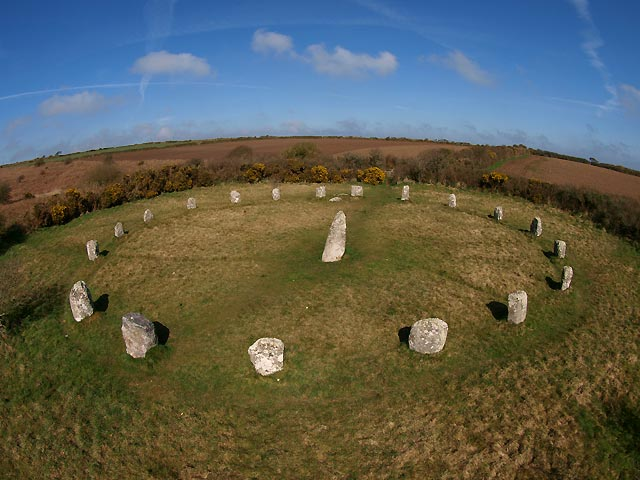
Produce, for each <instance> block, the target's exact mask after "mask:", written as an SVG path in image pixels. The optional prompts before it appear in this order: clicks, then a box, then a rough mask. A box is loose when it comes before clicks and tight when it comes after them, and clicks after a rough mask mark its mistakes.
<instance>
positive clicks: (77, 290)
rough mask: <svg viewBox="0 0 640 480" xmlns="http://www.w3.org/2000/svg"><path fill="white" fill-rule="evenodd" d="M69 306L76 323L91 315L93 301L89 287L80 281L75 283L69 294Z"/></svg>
mask: <svg viewBox="0 0 640 480" xmlns="http://www.w3.org/2000/svg"><path fill="white" fill-rule="evenodd" d="M69 305H70V306H71V313H72V314H73V318H74V319H75V321H76V322H80V321H81V320H84V319H85V318H87V317H90V316H91V315H93V301H92V300H91V292H90V291H89V287H87V284H86V283H84V282H83V281H82V280H80V281H79V282H76V283H75V284H74V285H73V288H72V289H71V292H70V293H69Z"/></svg>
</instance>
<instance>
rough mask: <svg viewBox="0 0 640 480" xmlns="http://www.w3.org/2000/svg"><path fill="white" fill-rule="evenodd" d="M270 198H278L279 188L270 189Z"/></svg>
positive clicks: (276, 199)
mask: <svg viewBox="0 0 640 480" xmlns="http://www.w3.org/2000/svg"><path fill="white" fill-rule="evenodd" d="M271 198H273V199H274V200H275V201H276V202H277V201H278V200H280V189H279V188H274V189H273V190H271Z"/></svg>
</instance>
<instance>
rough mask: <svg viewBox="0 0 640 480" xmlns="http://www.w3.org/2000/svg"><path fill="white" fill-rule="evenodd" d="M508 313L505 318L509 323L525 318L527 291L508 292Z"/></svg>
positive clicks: (522, 320) (521, 320)
mask: <svg viewBox="0 0 640 480" xmlns="http://www.w3.org/2000/svg"><path fill="white" fill-rule="evenodd" d="M508 309H509V314H508V316H507V320H508V321H509V322H511V323H516V324H517V323H522V322H524V320H525V318H527V292H525V291H524V290H518V291H517V292H513V293H510V294H509V305H508Z"/></svg>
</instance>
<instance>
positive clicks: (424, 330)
mask: <svg viewBox="0 0 640 480" xmlns="http://www.w3.org/2000/svg"><path fill="white" fill-rule="evenodd" d="M448 331H449V326H448V325H447V322H444V321H442V320H440V319H439V318H425V319H423V320H418V321H417V322H416V323H414V324H413V326H412V327H411V332H410V333H409V348H410V349H411V350H414V351H416V352H418V353H438V352H439V351H440V350H442V349H443V348H444V343H445V342H446V341H447V332H448Z"/></svg>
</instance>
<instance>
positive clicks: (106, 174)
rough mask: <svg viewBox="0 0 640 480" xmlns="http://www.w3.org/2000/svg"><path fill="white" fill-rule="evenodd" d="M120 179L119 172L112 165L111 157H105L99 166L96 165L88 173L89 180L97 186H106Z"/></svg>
mask: <svg viewBox="0 0 640 480" xmlns="http://www.w3.org/2000/svg"><path fill="white" fill-rule="evenodd" d="M119 177H120V170H118V167H117V166H116V165H115V164H114V163H113V157H112V156H111V155H107V156H105V158H104V159H103V160H102V162H101V163H100V164H99V165H96V166H95V167H94V168H93V170H91V172H90V173H89V180H90V181H92V182H95V183H96V184H98V185H107V184H109V183H112V182H114V181H116V180H117V179H118V178H119Z"/></svg>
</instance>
